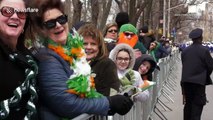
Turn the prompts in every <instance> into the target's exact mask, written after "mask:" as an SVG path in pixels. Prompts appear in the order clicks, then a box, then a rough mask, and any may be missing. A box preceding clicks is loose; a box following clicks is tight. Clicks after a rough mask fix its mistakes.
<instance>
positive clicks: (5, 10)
mask: <svg viewBox="0 0 213 120" xmlns="http://www.w3.org/2000/svg"><path fill="white" fill-rule="evenodd" d="M14 13H16V14H17V16H18V17H19V18H20V19H25V18H26V12H24V11H22V10H17V9H15V8H12V7H8V6H3V7H2V8H1V14H2V15H3V16H5V17H11V16H13V14H14Z"/></svg>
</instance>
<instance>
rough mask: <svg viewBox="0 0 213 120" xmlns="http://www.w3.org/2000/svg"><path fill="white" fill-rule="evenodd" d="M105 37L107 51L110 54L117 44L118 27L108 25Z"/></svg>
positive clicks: (104, 32)
mask: <svg viewBox="0 0 213 120" xmlns="http://www.w3.org/2000/svg"><path fill="white" fill-rule="evenodd" d="M103 35H104V41H105V43H106V45H107V49H108V51H109V52H110V51H111V50H112V49H113V48H114V47H115V45H116V43H117V39H118V25H117V24H116V23H108V24H107V25H106V26H105V28H104V30H103Z"/></svg>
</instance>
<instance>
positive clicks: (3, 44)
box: [0, 0, 38, 120]
mask: <svg viewBox="0 0 213 120" xmlns="http://www.w3.org/2000/svg"><path fill="white" fill-rule="evenodd" d="M26 7H28V4H27V3H26V2H25V0H0V12H1V13H0V66H1V67H0V77H1V78H0V79H1V80H0V105H1V106H0V120H3V119H4V120H23V119H26V120H27V119H31V120H36V119H37V116H36V105H35V103H36V101H37V97H38V96H37V93H36V88H35V86H36V84H35V83H36V81H35V78H36V74H37V65H36V63H35V61H34V59H33V57H32V54H31V53H30V51H29V50H28V49H27V48H26V47H25V45H24V42H25V39H26V37H25V36H26V34H27V33H26V32H28V30H27V28H28V27H30V26H31V24H29V20H30V19H29V18H30V16H29V17H27V14H28V13H25V12H21V11H22V10H24V9H26ZM16 10H19V11H16ZM28 15H29V14H28ZM28 35H29V34H28Z"/></svg>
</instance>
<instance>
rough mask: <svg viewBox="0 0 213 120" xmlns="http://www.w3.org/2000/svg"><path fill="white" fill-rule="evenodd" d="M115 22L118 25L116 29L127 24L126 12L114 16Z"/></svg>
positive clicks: (127, 16)
mask: <svg viewBox="0 0 213 120" xmlns="http://www.w3.org/2000/svg"><path fill="white" fill-rule="evenodd" d="M115 22H116V23H117V24H118V28H120V27H121V26H122V25H123V24H127V23H129V15H128V13H127V12H119V13H118V14H117V15H116V18H115Z"/></svg>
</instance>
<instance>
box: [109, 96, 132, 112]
mask: <svg viewBox="0 0 213 120" xmlns="http://www.w3.org/2000/svg"><path fill="white" fill-rule="evenodd" d="M108 100H109V104H110V110H109V112H108V114H109V115H114V114H115V113H118V114H120V115H125V114H126V113H128V112H129V111H130V109H131V108H132V106H133V101H132V100H131V99H130V98H129V97H127V96H124V95H115V96H110V97H108Z"/></svg>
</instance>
